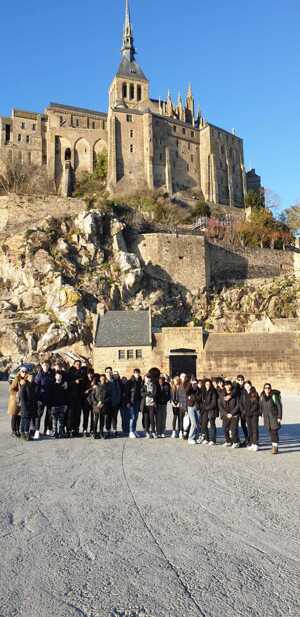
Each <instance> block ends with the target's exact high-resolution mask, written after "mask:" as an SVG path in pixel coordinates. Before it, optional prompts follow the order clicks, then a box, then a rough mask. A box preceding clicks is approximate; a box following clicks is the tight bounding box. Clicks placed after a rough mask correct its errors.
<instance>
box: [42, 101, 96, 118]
mask: <svg viewBox="0 0 300 617" xmlns="http://www.w3.org/2000/svg"><path fill="white" fill-rule="evenodd" d="M48 109H61V110H62V111H63V110H65V111H75V112H76V111H78V112H79V113H84V114H92V115H93V116H101V117H103V118H104V117H105V118H106V116H107V113H104V112H102V111H95V110H94V109H85V107H73V105H63V104H62V103H50V105H49V106H48Z"/></svg>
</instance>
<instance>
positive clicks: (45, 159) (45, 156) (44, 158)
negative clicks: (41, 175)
mask: <svg viewBox="0 0 300 617" xmlns="http://www.w3.org/2000/svg"><path fill="white" fill-rule="evenodd" d="M43 165H47V154H43Z"/></svg>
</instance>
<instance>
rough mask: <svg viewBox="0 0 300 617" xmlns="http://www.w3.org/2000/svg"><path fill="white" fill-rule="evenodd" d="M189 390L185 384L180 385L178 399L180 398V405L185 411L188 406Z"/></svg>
mask: <svg viewBox="0 0 300 617" xmlns="http://www.w3.org/2000/svg"><path fill="white" fill-rule="evenodd" d="M187 392H188V388H185V387H184V386H183V385H180V386H178V388H177V399H178V403H179V407H180V408H181V409H182V410H183V411H187V407H188V401H187V397H188V395H187Z"/></svg>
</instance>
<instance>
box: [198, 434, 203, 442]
mask: <svg viewBox="0 0 300 617" xmlns="http://www.w3.org/2000/svg"><path fill="white" fill-rule="evenodd" d="M203 441H204V437H203V435H200V437H198V439H197V443H199V444H202V443H203Z"/></svg>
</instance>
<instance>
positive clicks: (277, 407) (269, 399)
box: [259, 392, 282, 431]
mask: <svg viewBox="0 0 300 617" xmlns="http://www.w3.org/2000/svg"><path fill="white" fill-rule="evenodd" d="M259 406H260V411H261V414H262V416H263V419H264V425H265V427H266V429H268V430H269V431H276V430H277V429H278V428H280V424H279V422H278V420H281V419H282V405H281V402H280V399H279V397H277V396H276V394H275V393H274V392H272V393H271V395H270V396H266V395H265V393H264V392H263V393H262V394H261V396H260V399H259Z"/></svg>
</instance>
